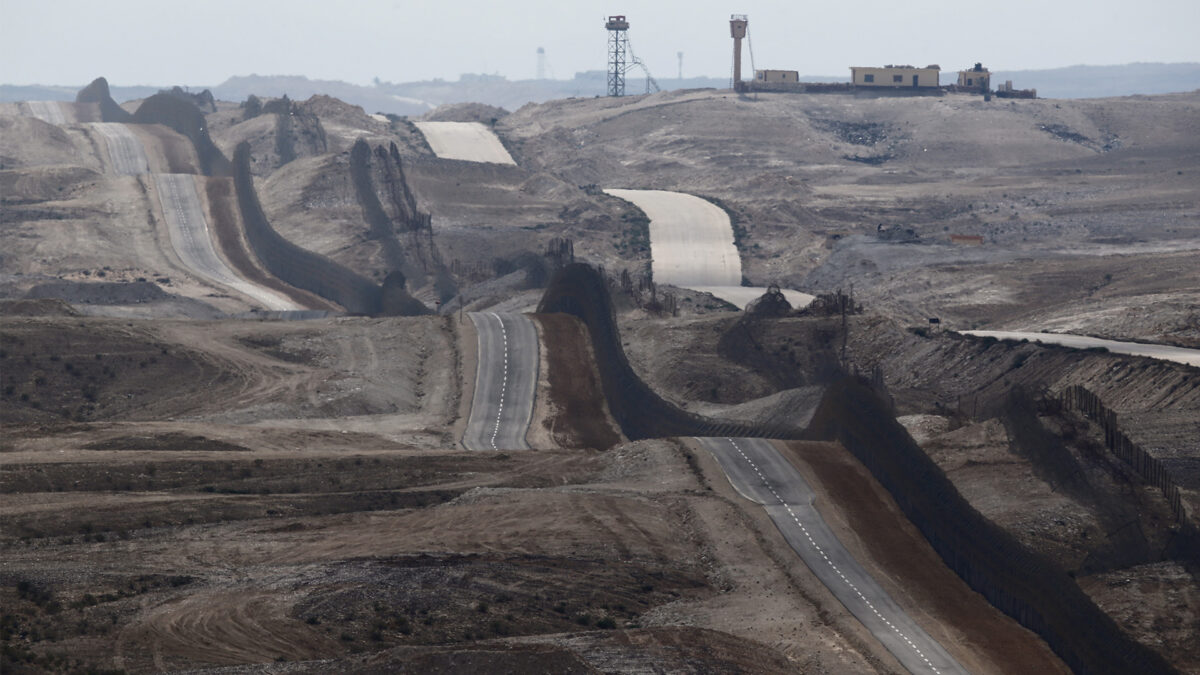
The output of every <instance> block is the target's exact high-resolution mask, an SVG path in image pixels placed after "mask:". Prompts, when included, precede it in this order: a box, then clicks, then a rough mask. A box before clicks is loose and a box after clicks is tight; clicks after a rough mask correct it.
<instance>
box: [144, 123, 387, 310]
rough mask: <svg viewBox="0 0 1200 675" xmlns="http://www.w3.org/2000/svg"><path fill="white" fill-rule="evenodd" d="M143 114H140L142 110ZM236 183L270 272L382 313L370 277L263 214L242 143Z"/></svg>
mask: <svg viewBox="0 0 1200 675" xmlns="http://www.w3.org/2000/svg"><path fill="white" fill-rule="evenodd" d="M139 112H140V111H139ZM233 181H234V187H235V188H236V189H237V200H238V208H239V209H240V210H241V212H242V222H243V223H244V224H245V227H246V240H247V241H248V242H249V244H250V248H251V249H252V250H253V251H254V254H255V255H256V256H258V259H259V260H261V261H262V263H263V265H264V266H266V268H267V270H268V271H270V272H271V274H274V275H275V276H277V277H279V278H280V279H282V280H283V281H285V282H287V283H289V284H291V285H293V286H295V287H297V288H302V289H304V290H306V291H311V292H313V293H316V294H317V295H319V296H321V297H323V298H326V299H328V300H332V301H334V302H336V303H337V304H339V305H341V306H342V307H345V308H346V311H348V312H350V313H353V314H378V313H379V312H380V308H381V306H382V295H381V289H380V287H379V285H378V284H376V283H374V282H372V281H371V280H369V279H367V278H366V277H363V276H360V275H358V274H356V273H355V272H353V271H351V270H349V269H347V268H346V267H343V266H341V265H339V264H338V263H336V262H334V261H332V260H330V259H329V258H326V257H324V256H322V255H318V254H316V253H313V252H312V251H308V250H306V249H303V248H300V247H299V246H297V245H295V244H293V243H292V242H290V241H288V240H286V239H284V238H283V237H282V236H280V234H279V233H278V232H276V231H275V229H274V228H272V227H271V224H270V223H269V222H267V217H266V215H265V214H264V213H263V210H262V206H261V205H260V204H259V201H258V193H257V192H255V189H254V176H253V175H251V173H250V144H249V143H246V142H242V143H241V144H239V145H238V147H237V150H236V151H235V152H234V156H233Z"/></svg>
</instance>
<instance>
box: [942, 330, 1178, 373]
mask: <svg viewBox="0 0 1200 675" xmlns="http://www.w3.org/2000/svg"><path fill="white" fill-rule="evenodd" d="M959 332H961V333H962V334H963V335H975V336H977V337H994V338H997V339H1000V340H1029V341H1030V342H1042V343H1045V344H1051V345H1062V346H1064V347H1072V348H1074V349H1094V348H1096V347H1103V348H1105V349H1107V350H1108V351H1110V352H1112V353H1114V354H1128V355H1130V356H1148V357H1150V358H1152V359H1161V360H1163V361H1174V362H1176V363H1185V364H1187V365H1189V366H1197V367H1200V349H1187V348H1185V347H1171V346H1169V345H1147V344H1142V343H1140V342H1119V341H1117V340H1103V339H1101V338H1094V337H1087V336H1085V335H1071V334H1069V333H1026V332H1021V331H1009V330H964V331H959Z"/></svg>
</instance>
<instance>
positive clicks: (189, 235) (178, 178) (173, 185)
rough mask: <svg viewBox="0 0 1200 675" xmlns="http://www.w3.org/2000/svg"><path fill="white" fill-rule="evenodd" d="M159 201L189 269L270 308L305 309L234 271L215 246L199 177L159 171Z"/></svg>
mask: <svg viewBox="0 0 1200 675" xmlns="http://www.w3.org/2000/svg"><path fill="white" fill-rule="evenodd" d="M154 183H155V185H156V187H157V188H158V190H157V191H158V200H159V203H160V204H161V205H162V210H163V216H164V217H165V218H166V221H167V231H168V232H169V233H170V236H171V245H172V246H173V247H174V248H175V252H176V253H178V254H179V258H180V259H181V260H182V261H183V264H184V265H185V266H187V268H188V269H190V270H192V272H194V273H195V274H196V275H198V276H199V277H201V278H203V279H206V280H208V281H210V282H212V283H214V284H217V285H220V286H225V287H227V288H231V289H234V290H236V291H238V292H239V293H242V294H243V295H246V296H249V297H250V298H252V299H253V300H255V301H257V302H259V303H261V304H262V305H263V306H264V307H266V308H267V309H269V310H279V311H286V310H297V309H304V308H303V307H300V306H299V305H297V304H295V303H294V302H292V301H291V300H289V299H287V298H284V297H283V296H281V295H279V294H277V293H275V292H274V291H271V290H268V289H266V288H262V287H261V286H257V285H255V284H252V283H250V282H248V281H246V280H244V279H242V278H241V277H239V276H238V275H237V274H235V273H234V271H233V270H232V269H230V268H229V266H228V265H226V264H225V261H224V260H222V259H221V258H220V257H219V256H218V255H217V252H216V250H215V249H214V248H213V243H212V236H211V234H210V233H209V229H208V221H207V220H205V218H204V209H203V208H202V207H201V204H200V195H199V194H198V193H197V192H196V182H195V177H194V176H191V175H189V174H174V173H164V174H155V175H154Z"/></svg>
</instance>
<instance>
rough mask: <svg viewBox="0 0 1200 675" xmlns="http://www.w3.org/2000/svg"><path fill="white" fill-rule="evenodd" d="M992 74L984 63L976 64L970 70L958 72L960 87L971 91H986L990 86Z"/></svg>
mask: <svg viewBox="0 0 1200 675" xmlns="http://www.w3.org/2000/svg"><path fill="white" fill-rule="evenodd" d="M991 78H992V74H991V73H989V72H988V69H987V68H984V67H983V64H982V63H976V64H975V67H974V68H971V69H970V70H960V71H958V86H960V87H966V88H969V89H984V88H987V87H989V86H990V84H991Z"/></svg>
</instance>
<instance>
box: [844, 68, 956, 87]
mask: <svg viewBox="0 0 1200 675" xmlns="http://www.w3.org/2000/svg"><path fill="white" fill-rule="evenodd" d="M941 71H942V69H941V67H940V66H937V65H931V66H925V67H924V68H914V67H913V66H892V65H887V66H884V67H882V68H873V67H866V66H851V67H850V82H851V83H853V84H854V86H856V87H895V88H900V87H917V88H922V87H937V86H938V76H939V75H940V74H941Z"/></svg>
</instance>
